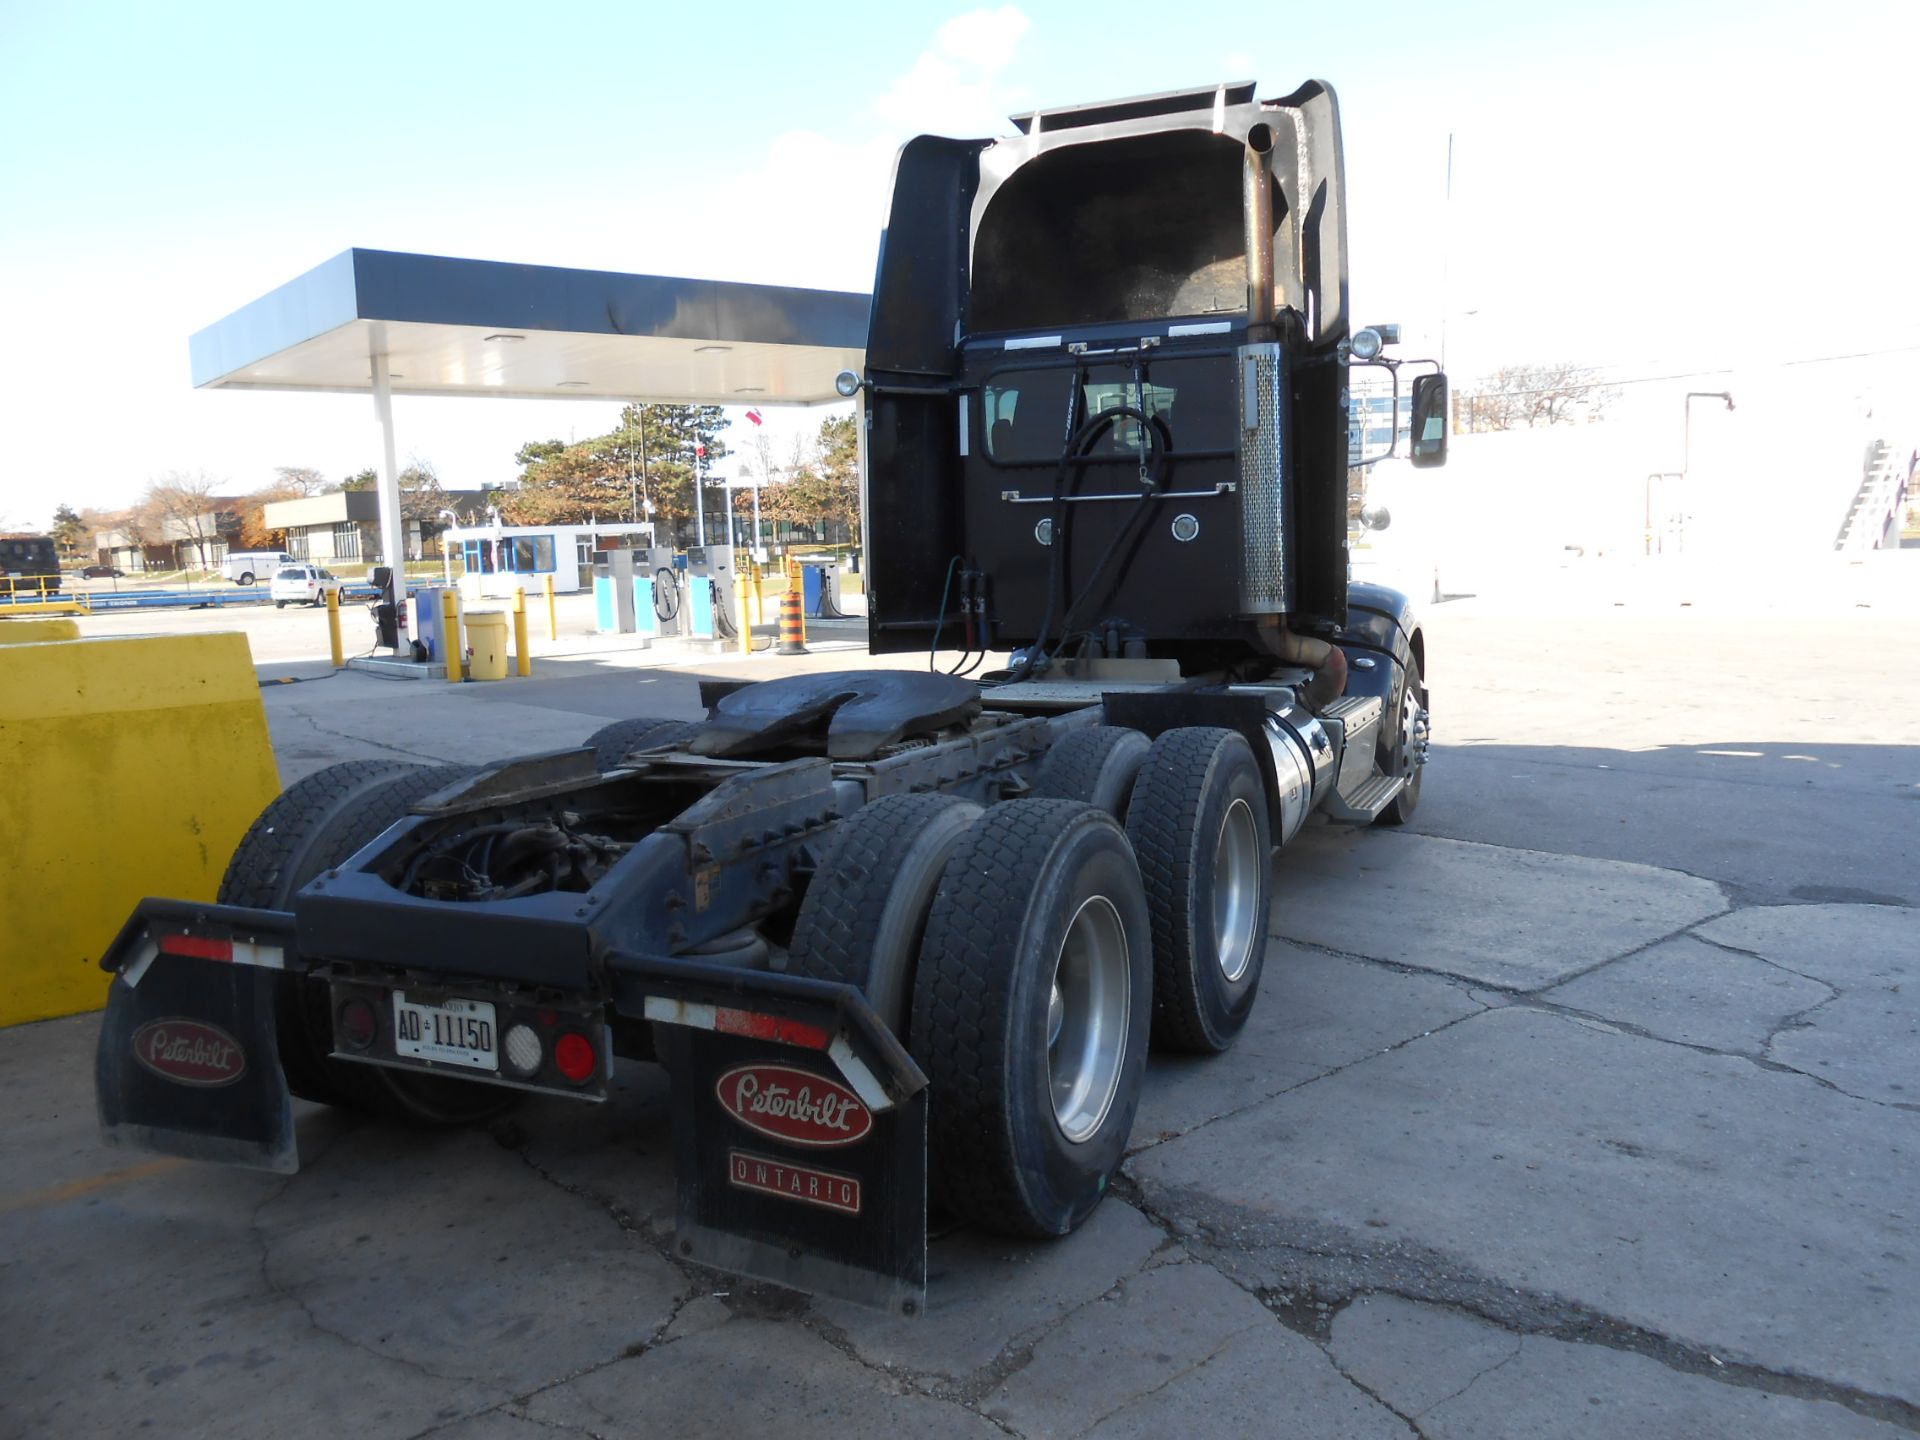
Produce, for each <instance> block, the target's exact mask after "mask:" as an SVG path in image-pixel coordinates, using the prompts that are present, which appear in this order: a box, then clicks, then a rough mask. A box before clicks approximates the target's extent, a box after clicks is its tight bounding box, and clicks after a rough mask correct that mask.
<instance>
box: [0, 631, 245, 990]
mask: <svg viewBox="0 0 1920 1440" xmlns="http://www.w3.org/2000/svg"><path fill="white" fill-rule="evenodd" d="M15 623H18V622H15ZM0 776H4V777H5V781H4V783H3V784H0V1026H3V1025H17V1024H20V1023H22V1022H24V1021H28V1020H44V1019H48V1018H49V1017H51V1016H55V1015H71V1014H73V1013H75V1012H77V1011H81V1010H94V1009H98V1008H99V1007H100V1006H101V1005H103V1004H105V1003H106V998H107V976H106V974H105V973H104V972H102V971H101V970H100V968H99V961H100V954H101V951H102V950H104V949H105V948H106V946H107V944H108V943H109V942H110V941H111V940H112V939H113V937H114V935H115V933H116V932H117V931H118V930H119V928H120V926H121V924H122V922H124V921H125V920H126V918H127V916H128V915H129V914H130V913H131V912H132V910H133V907H134V904H135V902H136V901H138V900H139V899H141V897H143V896H147V895H164V896H171V897H175V898H178V899H184V900H211V899H213V898H214V895H215V892H216V891H217V890H218V889H219V886H220V875H221V872H222V871H223V870H225V869H226V865H227V860H228V859H229V857H231V855H232V854H233V850H234V847H235V846H237V845H238V844H239V843H240V837H241V836H242V835H244V834H245V833H246V830H247V827H248V826H249V825H251V824H252V823H253V820H254V817H255V816H257V815H258V814H259V813H260V811H261V810H262V809H264V808H265V806H266V805H267V803H268V802H269V801H270V800H272V799H273V797H274V796H275V795H277V794H279V792H280V778H279V773H278V771H277V769H276V768H275V766H274V761H273V748H272V746H271V744H270V743H269V742H268V739H267V717H266V711H265V710H264V709H263V708H262V706H261V704H260V686H259V682H258V680H257V679H256V677H255V675H254V670H253V660H252V657H251V656H250V655H249V654H248V652H247V642H246V637H244V636H242V635H238V634H206V635H155V636H126V637H114V638H105V637H102V638H98V639H92V640H66V641H59V642H54V643H46V644H26V645H6V646H0Z"/></svg>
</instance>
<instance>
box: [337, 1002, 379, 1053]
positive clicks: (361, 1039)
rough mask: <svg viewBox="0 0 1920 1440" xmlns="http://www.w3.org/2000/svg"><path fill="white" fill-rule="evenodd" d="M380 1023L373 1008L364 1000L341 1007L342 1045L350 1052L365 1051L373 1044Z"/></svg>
mask: <svg viewBox="0 0 1920 1440" xmlns="http://www.w3.org/2000/svg"><path fill="white" fill-rule="evenodd" d="M379 1030H380V1022H379V1020H378V1019H377V1018H376V1017H375V1016H374V1013H373V1006H371V1005H369V1004H368V1003H367V1002H366V1001H364V1000H349V1001H347V1003H346V1004H344V1005H342V1006H341V1007H340V1043H341V1044H343V1045H345V1046H346V1047H347V1048H348V1049H349V1050H364V1049H366V1048H367V1047H368V1046H369V1045H371V1044H373V1038H374V1036H375V1035H377V1034H378V1033H379Z"/></svg>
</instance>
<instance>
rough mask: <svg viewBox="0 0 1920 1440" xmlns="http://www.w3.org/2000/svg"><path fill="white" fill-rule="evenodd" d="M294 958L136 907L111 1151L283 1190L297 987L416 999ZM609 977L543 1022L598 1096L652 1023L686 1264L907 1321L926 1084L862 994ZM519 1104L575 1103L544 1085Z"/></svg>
mask: <svg viewBox="0 0 1920 1440" xmlns="http://www.w3.org/2000/svg"><path fill="white" fill-rule="evenodd" d="M297 940H298V935H297V932H296V926H295V922H294V917H293V916H292V915H289V914H286V913H283V912H279V911H264V910H247V909H241V908H238V907H234V906H222V905H200V904H193V903H190V902H182V901H172V900H145V901H142V902H141V904H140V905H139V906H138V907H137V908H136V909H135V911H134V914H133V916H132V917H131V918H130V919H129V920H128V922H127V923H126V925H125V926H123V927H122V929H121V931H120V934H119V936H118V937H117V938H116V939H115V941H114V943H113V945H112V946H111V947H110V948H109V949H108V951H107V954H106V955H105V957H104V958H103V959H102V961H101V965H102V968H104V969H106V970H109V971H111V972H113V973H114V981H113V984H112V986H111V988H110V991H109V996H108V1002H107V1015H106V1020H105V1023H104V1024H103V1026H102V1028H101V1033H100V1043H99V1049H98V1052H97V1055H96V1065H95V1080H96V1090H97V1095H98V1101H99V1111H100V1121H101V1126H102V1129H103V1132H104V1133H105V1134H106V1136H107V1138H108V1139H109V1141H110V1142H112V1143H115V1144H121V1145H130V1146H134V1147H137V1148H141V1149H145V1150H151V1151H156V1152H158V1153H162V1154H167V1155H178V1156H184V1157H186V1158H190V1159H198V1160H214V1161H219V1162H222V1163H226V1164H234V1165H244V1166H250V1167H253V1168H259V1169H265V1170H271V1171H275V1172H278V1173H282V1174H289V1173H292V1172H294V1171H296V1170H297V1169H298V1168H299V1153H298V1146H297V1141H296V1137H295V1134H294V1127H293V1118H292V1101H291V1096H290V1093H289V1091H288V1088H287V1083H286V1079H285V1077H284V1075H283V1074H282V1071H281V1067H280V1059H279V1049H278V1033H279V1023H280V1022H279V1013H278V1002H279V1001H280V999H281V997H282V996H283V994H284V990H285V987H286V985H287V984H288V983H290V982H295V983H306V982H312V981H317V980H319V979H321V978H322V976H323V974H324V977H325V978H326V980H327V981H328V983H329V984H330V985H331V987H332V991H331V993H332V996H333V998H334V1000H335V1002H336V1004H335V1014H336V1021H337V1018H338V1014H339V1005H340V1004H341V1003H344V1002H345V1001H346V1000H350V999H354V998H358V999H361V1000H363V1001H367V1002H369V1003H370V1004H371V1005H372V1007H373V1009H374V1013H375V1014H376V1015H389V1016H390V1015H393V1014H394V1013H395V1010H394V1007H393V1005H392V1003H391V1002H392V997H393V992H394V991H396V990H400V989H402V988H404V987H405V985H406V984H407V983H408V982H407V981H406V980H405V979H404V978H403V977H400V976H397V975H394V974H392V973H386V974H383V975H376V974H373V973H370V969H369V967H366V966H363V965H355V964H347V963H343V962H335V961H320V962H309V961H308V960H306V959H305V958H303V956H302V954H301V953H300V951H299V949H298V948H297ZM606 973H607V974H609V975H610V976H611V980H610V991H611V993H600V992H598V991H590V990H585V989H581V990H575V991H572V992H563V991H560V990H559V989H558V988H557V987H548V989H547V998H546V1000H545V1002H544V1003H545V1004H547V1005H549V1006H550V1007H551V1008H552V1009H553V1010H554V1011H555V1012H556V1014H558V1015H559V1016H560V1017H562V1020H563V1022H564V1023H569V1024H571V1023H577V1024H578V1025H579V1027H580V1028H581V1029H582V1030H586V1029H588V1028H589V1027H593V1033H595V1035H596V1037H597V1040H598V1049H599V1054H600V1060H599V1064H598V1067H597V1069H596V1072H595V1075H594V1079H593V1091H594V1092H595V1093H596V1094H597V1093H604V1086H605V1083H606V1079H607V1076H608V1072H609V1071H610V1068H611V1057H610V1054H609V1053H608V1046H607V1041H606V1023H607V1020H608V1017H609V1014H610V1013H612V1014H618V1015H623V1016H627V1017H631V1018H633V1019H636V1020H645V1021H648V1022H651V1023H652V1024H653V1025H654V1027H655V1034H656V1037H657V1040H656V1043H657V1048H658V1051H659V1054H660V1057H661V1059H662V1061H663V1062H664V1063H665V1065H666V1067H667V1069H668V1072H669V1074H670V1075H671V1076H672V1079H673V1085H674V1099H673V1105H672V1126H673V1146H674V1159H675V1170H676V1182H677V1195H678V1205H677V1223H676V1232H677V1233H676V1240H677V1245H678V1249H679V1252H680V1254H681V1255H682V1256H683V1257H685V1258H687V1259H689V1260H692V1261H695V1262H697V1263H701V1264H706V1265H711V1266H713V1267H715V1268H718V1269H723V1270H728V1271H732V1272H734V1273H738V1274H743V1275H748V1276H752V1277H754V1278H757V1279H763V1280H768V1281H772V1282H775V1283H778V1284H783V1285H788V1286H792V1287H794V1288H796V1289H802V1290H806V1291H809V1292H811V1293H815V1294H821V1295H831V1296H836V1297H839V1298H844V1299H849V1300H853V1301H855V1302H856V1303H860V1304H866V1305H873V1306H878V1307H881V1308H885V1309H889V1310H892V1311H893V1312H894V1313H896V1314H901V1315H914V1314H917V1313H918V1312H919V1310H920V1308H921V1306H922V1304H923V1301H924V1296H925V1288H926V1145H927V1139H926V1136H927V1128H926V1127H927V1082H926V1077H925V1075H924V1074H922V1073H921V1071H920V1069H919V1067H918V1066H916V1065H915V1064H914V1062H913V1059H912V1057H911V1056H910V1055H908V1053H907V1051H906V1050H905V1048H904V1047H903V1046H902V1045H901V1044H900V1041H899V1039H898V1038H897V1037H896V1036H894V1035H893V1034H892V1032H890V1031H889V1030H888V1029H887V1028H886V1026H885V1025H883V1024H882V1023H881V1021H880V1019H879V1017H878V1016H877V1015H876V1014H875V1013H874V1012H873V1009H872V1007H871V1006H870V1005H868V1003H867V1001H866V998H865V996H863V995H862V994H860V992H858V991H857V990H855V989H853V988H852V987H851V986H847V985H838V984H833V983H830V982H827V981H821V980H810V979H803V978H800V977H798V976H791V975H784V974H775V973H772V972H768V971H758V970H743V969H738V968H734V967H729V966H723V965H715V964H711V963H703V962H700V961H694V960H684V959H675V958H661V957H655V956H639V955H629V954H614V955H610V956H608V957H607V966H606ZM433 984H434V986H435V987H436V988H434V989H433V990H430V991H428V992H426V993H427V997H428V999H429V1000H435V999H439V1000H444V999H445V998H446V997H448V996H454V997H459V998H462V999H467V1000H480V1001H483V1002H484V1003H486V1004H488V1005H490V1006H493V1007H495V1008H494V1013H493V1015H492V1020H493V1023H495V1024H498V1025H502V1026H504V1025H506V1024H509V1023H515V1020H517V1019H518V1018H520V1017H523V1016H533V1017H534V1023H536V1024H537V1023H540V1022H539V1020H538V1017H537V1015H536V1012H537V1010H538V1008H539V1007H540V1005H541V1004H542V1003H543V1002H542V1000H541V999H540V998H539V997H536V996H530V995H529V996H524V997H521V996H520V995H519V992H517V991H510V990H509V989H508V988H507V987H505V986H503V984H502V982H499V981H496V980H489V979H487V978H484V977H477V976H471V977H456V976H453V975H436V976H435V977H434V981H433ZM419 993H420V992H418V991H417V990H416V991H415V992H414V994H415V995H416V996H417V995H418V994H419ZM509 996H513V997H515V998H511V999H510V998H508V997H509ZM563 996H564V998H562V997H563ZM515 1006H519V1007H520V1008H517V1009H516V1008H513V1007H515ZM510 1017H511V1018H510ZM502 1033H504V1030H503V1031H502ZM335 1055H336V1058H339V1059H348V1060H356V1061H361V1062H369V1061H370V1062H372V1063H376V1064H382V1065H387V1066H390V1067H392V1068H396V1069H405V1070H407V1071H409V1072H417V1071H421V1070H429V1071H432V1072H434V1073H438V1074H443V1075H453V1076H456V1077H457V1078H462V1079H470V1080H471V1079H485V1078H491V1080H492V1082H493V1083H516V1082H514V1081H513V1080H511V1079H503V1078H501V1077H500V1076H493V1077H484V1076H480V1075H477V1074H474V1073H473V1072H471V1071H466V1072H463V1071H461V1070H460V1069H459V1067H457V1066H449V1065H446V1064H427V1065H421V1064H418V1063H412V1062H406V1061H403V1060H401V1059H400V1058H399V1057H398V1056H396V1055H395V1054H394V1037H393V1035H392V1033H391V1032H389V1033H387V1034H386V1035H385V1036H384V1037H383V1038H378V1039H376V1041H375V1042H373V1043H370V1044H369V1045H364V1046H361V1047H359V1053H353V1054H349V1053H347V1048H346V1047H345V1046H344V1045H343V1044H341V1043H340V1042H339V1041H336V1049H335ZM522 1088H531V1089H537V1090H540V1091H542V1092H543V1093H562V1094H565V1093H568V1091H567V1089H565V1088H563V1087H562V1086H560V1085H558V1084H552V1083H547V1082H546V1080H545V1079H544V1078H543V1079H542V1080H541V1081H540V1082H538V1083H531V1082H529V1083H524V1084H523V1086H522ZM575 1093H576V1094H578V1093H579V1090H578V1088H577V1087H576V1090H575ZM588 1098H594V1095H593V1094H589V1096H588Z"/></svg>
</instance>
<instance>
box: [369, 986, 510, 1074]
mask: <svg viewBox="0 0 1920 1440" xmlns="http://www.w3.org/2000/svg"><path fill="white" fill-rule="evenodd" d="M393 1053H394V1054H396V1055H400V1056H404V1057H406V1058H409V1059H413V1060H438V1061H439V1062H441V1063H442V1064H444V1065H465V1066H466V1067H467V1068H468V1069H470V1070H498V1069H499V1068H500V1041H499V1037H498V1034H497V1032H496V1031H495V1029H494V1023H493V1006H491V1005H489V1004H487V1002H486V1001H484V1000H442V1001H441V1002H440V1003H439V1004H438V1005H421V1004H416V1003H415V1002H413V1001H411V1000H409V999H407V992H406V991H404V990H396V991H394V992H393Z"/></svg>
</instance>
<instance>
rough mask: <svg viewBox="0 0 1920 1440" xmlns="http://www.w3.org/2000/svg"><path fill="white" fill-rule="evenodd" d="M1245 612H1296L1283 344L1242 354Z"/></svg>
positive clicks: (1246, 349) (1250, 347)
mask: <svg viewBox="0 0 1920 1440" xmlns="http://www.w3.org/2000/svg"><path fill="white" fill-rule="evenodd" d="M1239 370H1240V415H1241V421H1240V534H1241V537H1242V540H1243V543H1244V546H1245V551H1244V554H1243V556H1242V559H1241V570H1240V608H1241V611H1242V613H1244V614H1247V615H1279V614H1284V613H1285V612H1286V611H1287V610H1289V609H1291V608H1292V605H1291V602H1292V598H1293V597H1292V595H1291V594H1290V593H1289V592H1290V591H1291V589H1292V580H1293V576H1292V574H1291V572H1290V571H1289V570H1288V568H1287V545H1286V539H1287V536H1286V514H1287V505H1286V500H1287V495H1286V473H1287V471H1286V455H1285V452H1284V446H1285V440H1286V426H1285V424H1284V419H1285V415H1286V409H1285V402H1286V380H1287V364H1286V355H1285V353H1284V352H1283V351H1282V350H1281V349H1280V347H1279V346H1278V345H1248V346H1245V347H1243V348H1242V349H1241V351H1240V366H1239Z"/></svg>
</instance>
